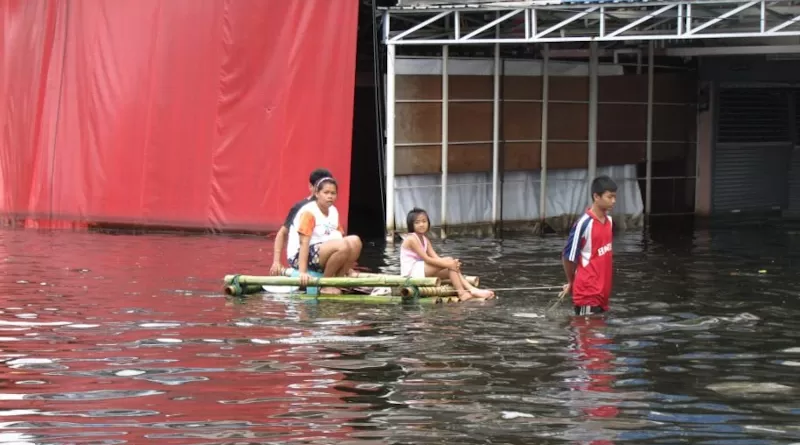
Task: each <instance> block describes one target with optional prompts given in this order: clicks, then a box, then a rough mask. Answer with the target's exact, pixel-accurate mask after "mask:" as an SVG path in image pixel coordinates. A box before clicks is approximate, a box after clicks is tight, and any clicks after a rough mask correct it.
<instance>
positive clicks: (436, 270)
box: [400, 207, 494, 301]
mask: <svg viewBox="0 0 800 445" xmlns="http://www.w3.org/2000/svg"><path fill="white" fill-rule="evenodd" d="M406 224H407V225H408V235H407V236H406V237H405V239H404V240H403V244H402V245H401V246H400V274H401V275H402V276H404V277H412V278H423V277H439V278H444V279H448V278H449V279H450V282H451V283H452V284H453V287H454V288H455V289H456V290H457V291H458V299H459V300H461V301H464V300H469V299H470V298H476V299H480V300H486V299H489V298H493V297H494V292H492V291H490V290H487V289H478V288H477V287H475V286H473V285H471V284H469V283H468V282H467V280H466V279H465V278H464V276H463V275H461V262H460V261H459V260H457V259H455V258H450V257H446V258H442V257H440V256H439V255H437V254H436V251H435V250H433V246H431V242H430V240H429V239H428V237H427V236H425V234H426V233H428V229H429V228H430V221H429V219H428V213H427V212H426V211H425V210H422V209H419V208H416V207H415V208H413V209H412V210H411V211H410V212H408V216H407V217H406Z"/></svg>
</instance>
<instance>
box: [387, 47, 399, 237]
mask: <svg viewBox="0 0 800 445" xmlns="http://www.w3.org/2000/svg"><path fill="white" fill-rule="evenodd" d="M396 49H397V48H396V46H395V45H394V44H392V43H389V44H387V46H386V240H387V241H389V242H394V231H395V226H394V172H395V168H394V154H395V153H394V149H395V147H394V124H395V111H394V106H395V83H394V81H395V78H394V76H395V74H394V68H395V66H394V64H395V50H396Z"/></svg>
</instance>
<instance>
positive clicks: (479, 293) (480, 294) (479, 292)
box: [458, 273, 495, 300]
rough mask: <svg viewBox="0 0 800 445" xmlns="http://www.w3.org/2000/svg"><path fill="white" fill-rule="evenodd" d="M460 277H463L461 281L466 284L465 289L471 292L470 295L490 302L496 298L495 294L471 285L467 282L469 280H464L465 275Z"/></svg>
mask: <svg viewBox="0 0 800 445" xmlns="http://www.w3.org/2000/svg"><path fill="white" fill-rule="evenodd" d="M458 276H459V277H461V281H462V282H463V283H464V287H466V288H467V290H468V291H469V293H470V294H472V296H473V297H475V298H480V299H482V300H488V299H490V298H494V297H495V295H494V292H492V291H490V290H489V289H478V288H477V287H475V286H473V285H471V284H469V281H467V279H466V278H464V275H462V274H460V273H459V274H458Z"/></svg>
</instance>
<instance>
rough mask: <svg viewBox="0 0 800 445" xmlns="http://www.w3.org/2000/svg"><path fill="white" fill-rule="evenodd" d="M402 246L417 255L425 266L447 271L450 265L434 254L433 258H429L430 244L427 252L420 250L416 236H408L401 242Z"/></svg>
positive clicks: (420, 246)
mask: <svg viewBox="0 0 800 445" xmlns="http://www.w3.org/2000/svg"><path fill="white" fill-rule="evenodd" d="M403 245H404V247H405V248H406V249H411V251H412V252H414V253H416V254H417V255H419V257H420V258H422V261H425V263H426V264H430V265H431V266H436V267H440V268H442V269H449V268H450V267H451V266H452V264H450V263H449V262H448V261H445V260H443V259H441V258H439V256H438V255H436V253H435V252H434V255H435V256H431V255H430V254H429V252H430V251H431V243H428V249H427V252H426V251H425V250H422V244H421V243H420V242H419V238H418V237H417V236H416V235H413V236H409V237H407V238H406V239H405V240H404V241H403Z"/></svg>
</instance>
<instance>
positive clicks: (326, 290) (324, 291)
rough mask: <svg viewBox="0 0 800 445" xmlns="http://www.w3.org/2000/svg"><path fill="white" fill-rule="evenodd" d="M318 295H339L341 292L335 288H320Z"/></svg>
mask: <svg viewBox="0 0 800 445" xmlns="http://www.w3.org/2000/svg"><path fill="white" fill-rule="evenodd" d="M319 293H320V294H322V295H341V294H342V291H341V290H339V289H338V288H335V287H323V288H320V290H319Z"/></svg>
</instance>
